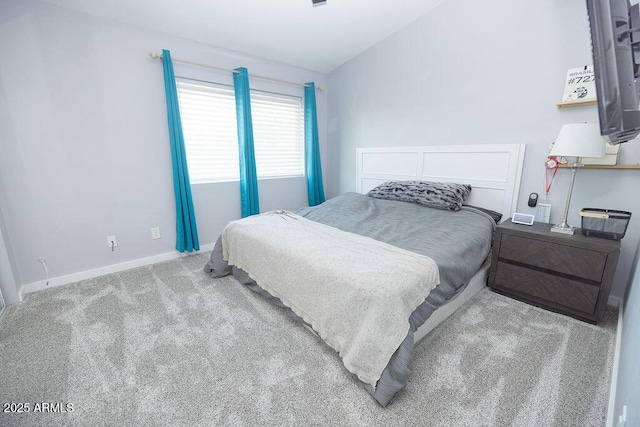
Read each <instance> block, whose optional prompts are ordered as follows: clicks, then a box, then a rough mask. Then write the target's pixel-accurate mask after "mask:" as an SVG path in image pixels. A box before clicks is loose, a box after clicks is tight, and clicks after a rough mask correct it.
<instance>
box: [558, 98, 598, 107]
mask: <svg viewBox="0 0 640 427" xmlns="http://www.w3.org/2000/svg"><path fill="white" fill-rule="evenodd" d="M597 103H598V100H596V99H586V100H578V101H561V102H558V103H556V106H557V107H558V108H567V107H582V106H584V105H596V104H597Z"/></svg>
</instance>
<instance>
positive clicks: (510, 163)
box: [356, 144, 525, 219]
mask: <svg viewBox="0 0 640 427" xmlns="http://www.w3.org/2000/svg"><path fill="white" fill-rule="evenodd" d="M524 149H525V144H474V145H447V146H421V147H381V148H358V149H357V151H356V153H357V160H356V162H357V164H356V174H357V182H356V191H357V192H359V193H363V194H364V193H367V192H368V191H369V190H371V189H372V188H373V187H375V186H376V185H378V184H381V183H383V182H385V181H397V180H424V181H437V182H457V183H460V184H470V185H471V195H470V196H469V198H468V199H467V200H466V201H465V204H469V205H475V206H479V207H483V208H487V209H492V210H494V211H498V212H501V213H502V215H503V218H504V219H506V218H508V217H510V216H511V215H512V214H513V212H515V211H516V205H517V203H518V192H519V191H520V175H521V174H522V164H523V162H524Z"/></svg>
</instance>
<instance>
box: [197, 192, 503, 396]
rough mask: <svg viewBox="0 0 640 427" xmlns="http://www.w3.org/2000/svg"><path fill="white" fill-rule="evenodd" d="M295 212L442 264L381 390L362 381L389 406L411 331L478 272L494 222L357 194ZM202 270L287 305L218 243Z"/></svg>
mask: <svg viewBox="0 0 640 427" xmlns="http://www.w3.org/2000/svg"><path fill="white" fill-rule="evenodd" d="M296 213H297V214H298V215H301V216H303V217H306V218H307V219H310V220H312V221H317V222H320V223H324V224H326V225H330V226H333V227H336V228H339V229H341V230H344V231H348V232H352V233H356V234H360V235H364V236H368V237H371V238H373V239H376V240H380V241H383V242H385V243H389V244H391V245H394V246H397V247H400V248H403V249H407V250H409V251H413V252H416V253H419V254H422V255H426V256H429V257H431V258H432V259H433V260H435V261H436V263H437V264H438V268H439V270H440V285H438V286H437V287H436V288H435V289H434V290H433V291H431V293H430V294H429V296H428V297H427V299H426V300H425V301H424V303H422V304H421V305H420V306H419V307H418V308H417V309H416V310H415V311H414V312H413V313H412V314H411V317H410V319H409V323H410V330H409V331H408V333H407V336H406V338H405V340H404V341H403V342H402V344H401V345H400V347H399V348H398V350H397V351H396V352H395V353H394V355H393V356H392V357H391V359H390V360H389V363H388V365H387V368H386V369H385V371H384V372H383V374H382V377H381V378H380V380H379V381H378V384H377V386H376V387H375V389H374V388H373V387H372V386H371V385H368V384H364V383H363V386H364V387H365V389H367V391H368V392H369V393H371V394H372V395H373V397H374V398H375V399H376V400H377V401H378V402H379V403H380V404H381V405H382V406H385V405H386V404H387V403H388V402H389V401H390V400H391V399H392V398H393V396H394V395H395V394H396V393H397V392H398V391H399V390H401V389H402V388H403V387H404V386H405V385H406V383H407V381H408V378H409V372H410V371H409V364H410V361H411V357H412V354H413V346H414V342H413V333H414V332H415V331H416V330H417V329H418V328H419V327H420V326H421V325H422V324H423V323H424V322H425V321H426V320H427V318H429V316H430V315H431V314H432V313H433V312H434V311H435V310H436V309H437V308H438V307H440V306H441V305H443V304H445V303H446V302H448V301H450V300H452V299H453V298H455V296H456V295H457V294H458V293H459V292H460V290H461V289H462V288H464V286H465V285H466V284H467V283H468V282H469V280H470V279H471V277H472V276H473V275H474V274H475V272H476V271H477V270H478V269H479V268H480V266H481V265H482V263H483V262H484V260H485V258H486V257H487V255H488V253H489V250H490V247H491V240H492V236H493V230H494V228H495V222H494V221H493V219H492V218H491V217H490V216H489V215H487V214H485V213H483V212H481V211H479V210H477V209H474V208H470V207H462V209H461V210H459V211H455V212H451V211H445V210H440V209H432V208H428V207H425V206H420V205H416V204H412V203H406V202H397V201H389V200H380V199H374V198H371V197H367V196H364V195H362V194H358V193H345V194H342V195H340V196H337V197H335V198H333V199H330V200H327V201H326V202H325V203H323V204H321V205H319V206H315V207H310V208H304V209H300V210H298V211H296ZM204 271H205V272H207V273H210V274H211V275H212V276H213V277H221V276H225V275H228V274H230V273H233V274H234V275H235V277H236V278H237V279H238V280H239V281H240V282H241V283H243V284H245V285H247V286H249V287H250V288H251V289H253V290H255V291H256V292H259V293H261V294H262V295H264V296H265V297H266V298H268V299H269V300H270V301H271V302H273V303H274V304H276V305H279V306H281V307H283V304H282V303H281V302H280V301H279V300H278V299H277V298H274V297H272V296H271V295H269V294H268V293H267V292H266V291H264V290H263V289H261V288H260V287H259V284H256V283H255V282H254V281H253V280H251V279H250V278H249V277H248V275H247V274H246V273H245V272H243V271H242V270H240V269H238V268H232V267H231V266H229V265H228V264H227V263H226V261H224V260H223V259H222V245H221V241H220V239H218V241H217V242H216V245H215V248H214V250H213V252H212V253H211V259H210V260H209V262H208V263H207V264H206V265H205V267H204ZM294 317H295V315H294ZM299 320H302V319H299Z"/></svg>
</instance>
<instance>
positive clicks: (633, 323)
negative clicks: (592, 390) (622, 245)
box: [613, 247, 640, 426]
mask: <svg viewBox="0 0 640 427" xmlns="http://www.w3.org/2000/svg"><path fill="white" fill-rule="evenodd" d="M639 262H640V247H638V250H637V252H636V256H635V264H634V265H635V267H634V271H633V273H632V275H631V279H630V285H629V288H628V289H627V294H626V296H625V299H624V310H623V312H624V321H623V323H622V334H621V340H620V341H621V346H620V362H619V366H618V384H617V389H616V406H615V412H614V414H615V422H614V423H613V425H614V426H615V425H617V424H616V423H617V421H618V415H619V414H622V406H623V405H626V406H627V425H628V426H636V425H638V424H639V423H640V393H638V381H640V363H638V355H639V354H640V269H639V268H638V263H639Z"/></svg>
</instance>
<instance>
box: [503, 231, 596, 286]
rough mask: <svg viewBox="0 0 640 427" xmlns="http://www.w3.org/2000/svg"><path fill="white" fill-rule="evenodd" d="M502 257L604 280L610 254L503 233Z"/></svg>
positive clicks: (584, 277)
mask: <svg viewBox="0 0 640 427" xmlns="http://www.w3.org/2000/svg"><path fill="white" fill-rule="evenodd" d="M500 257H501V258H504V259H508V260H512V261H517V262H520V263H523V264H527V265H531V266H533V267H540V268H544V269H546V270H550V271H554V272H558V273H564V274H568V275H570V276H574V277H580V278H583V279H588V280H593V281H595V282H600V281H601V280H602V273H603V271H604V266H605V264H606V262H607V254H606V253H602V252H596V251H592V250H589V249H583V248H577V247H574V246H568V245H559V244H557V243H554V242H545V241H542V240H536V239H531V238H523V237H519V236H514V235H511V234H502V242H501V246H500Z"/></svg>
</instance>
